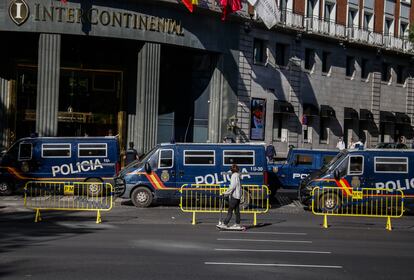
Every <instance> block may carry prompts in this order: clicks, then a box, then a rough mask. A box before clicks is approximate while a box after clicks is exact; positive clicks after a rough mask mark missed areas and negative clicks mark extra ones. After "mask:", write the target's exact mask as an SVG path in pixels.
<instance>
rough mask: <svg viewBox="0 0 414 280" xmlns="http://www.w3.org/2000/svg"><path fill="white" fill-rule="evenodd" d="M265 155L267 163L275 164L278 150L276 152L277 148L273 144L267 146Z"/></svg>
mask: <svg viewBox="0 0 414 280" xmlns="http://www.w3.org/2000/svg"><path fill="white" fill-rule="evenodd" d="M265 154H266V158H267V162H273V160H274V157H275V155H276V150H275V147H274V146H273V145H272V144H271V143H269V145H267V147H266V151H265Z"/></svg>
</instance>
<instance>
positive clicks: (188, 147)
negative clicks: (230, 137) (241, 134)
mask: <svg viewBox="0 0 414 280" xmlns="http://www.w3.org/2000/svg"><path fill="white" fill-rule="evenodd" d="M233 163H235V164H238V165H239V167H240V172H241V182H242V184H249V185H266V184H267V160H266V157H265V147H264V145H260V144H232V143H220V144H209V143H204V144H197V143H175V144H159V145H157V146H155V147H154V148H153V149H152V150H151V151H149V152H148V153H147V154H145V155H144V156H143V157H142V159H140V160H139V161H135V162H132V163H131V164H130V165H128V166H127V167H125V168H124V169H122V170H121V172H120V174H119V176H118V177H117V178H116V180H115V181H116V185H117V187H118V188H119V189H124V193H123V194H122V195H121V197H123V198H128V199H131V200H132V202H133V204H134V205H135V206H137V207H148V206H149V205H151V203H152V202H153V201H158V202H160V201H163V200H164V201H165V200H174V199H178V198H179V197H180V192H179V190H180V188H181V186H182V185H184V184H188V185H190V184H219V185H223V186H228V185H229V183H230V176H231V174H230V173H229V170H230V167H231V165H232V164H233ZM245 197H248V194H247V195H245Z"/></svg>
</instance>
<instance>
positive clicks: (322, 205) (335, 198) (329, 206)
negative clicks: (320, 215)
mask: <svg viewBox="0 0 414 280" xmlns="http://www.w3.org/2000/svg"><path fill="white" fill-rule="evenodd" d="M340 207H341V200H340V198H339V195H338V194H337V193H335V192H328V193H325V194H323V195H322V196H321V197H320V198H319V203H318V205H316V207H315V210H320V211H322V212H327V211H335V210H337V209H339V208H340Z"/></svg>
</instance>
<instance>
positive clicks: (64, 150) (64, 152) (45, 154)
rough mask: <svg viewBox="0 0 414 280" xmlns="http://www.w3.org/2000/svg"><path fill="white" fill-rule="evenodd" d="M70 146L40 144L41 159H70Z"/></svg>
mask: <svg viewBox="0 0 414 280" xmlns="http://www.w3.org/2000/svg"><path fill="white" fill-rule="evenodd" d="M70 150H71V147H70V144H42V158H70V157H71V152H70Z"/></svg>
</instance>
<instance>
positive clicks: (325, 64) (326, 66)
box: [322, 52, 331, 73]
mask: <svg viewBox="0 0 414 280" xmlns="http://www.w3.org/2000/svg"><path fill="white" fill-rule="evenodd" d="M329 58H330V53H328V52H322V72H323V73H328V72H329V70H331V65H330V61H329Z"/></svg>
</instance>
